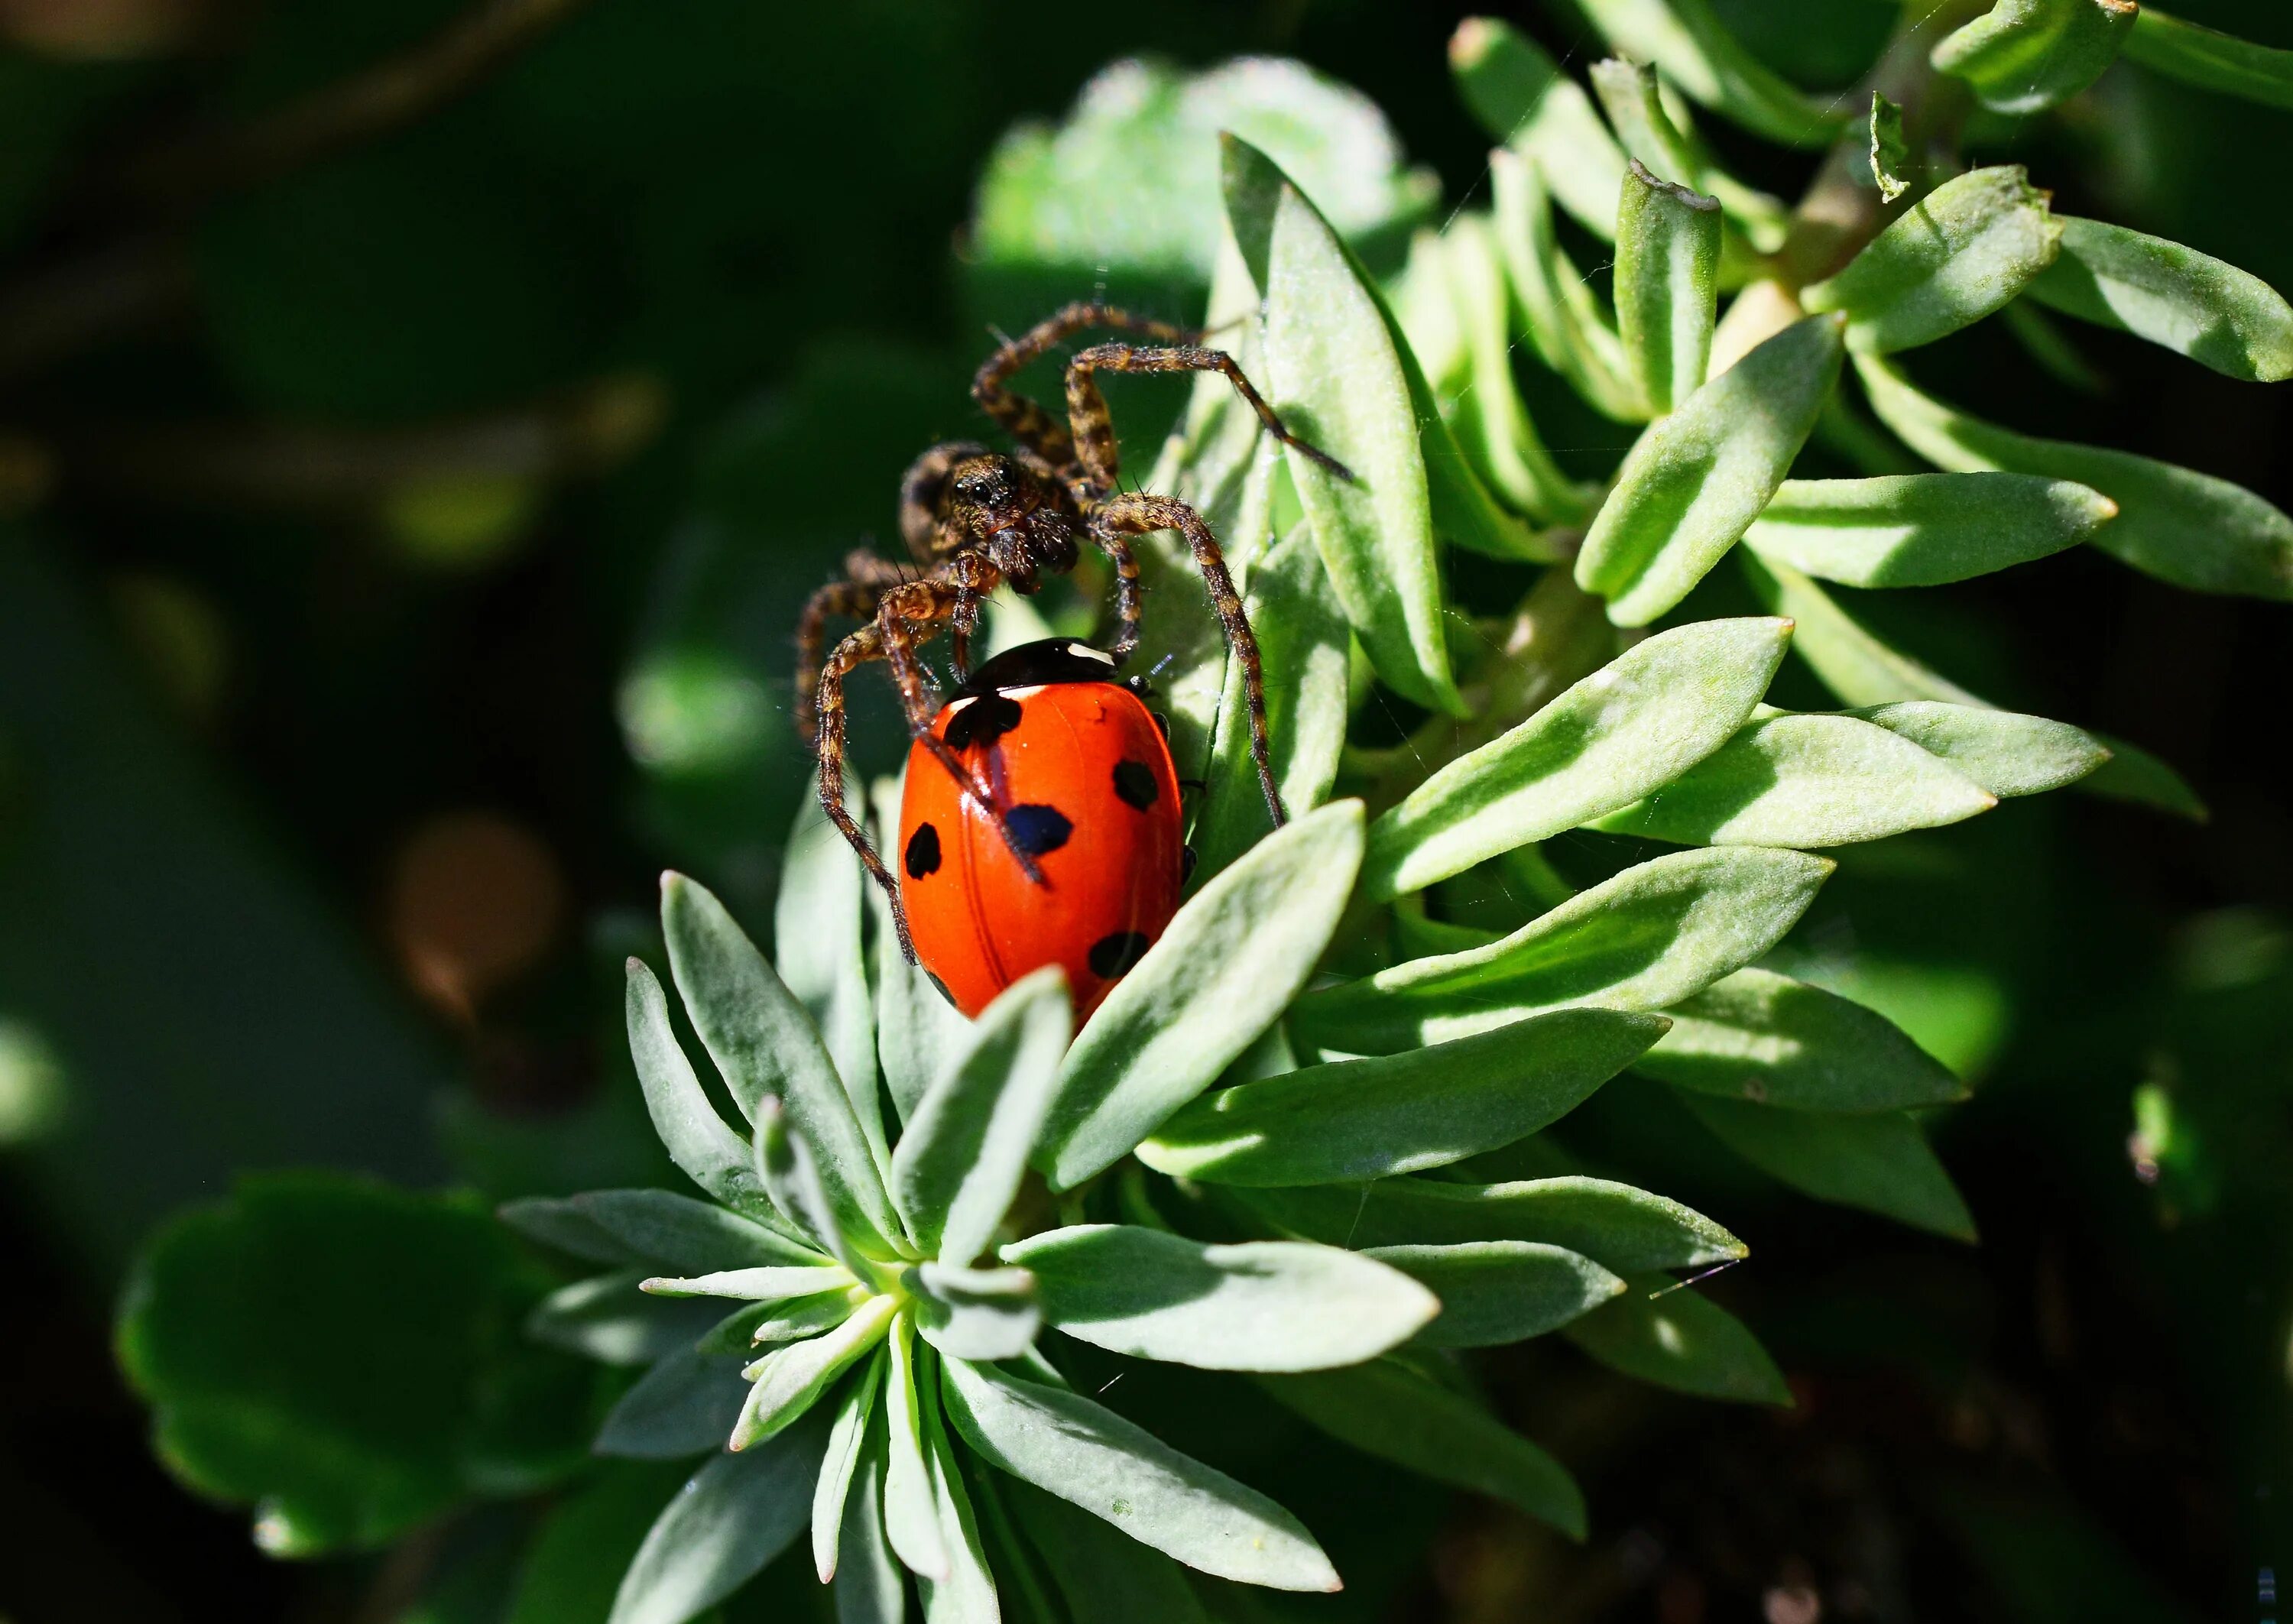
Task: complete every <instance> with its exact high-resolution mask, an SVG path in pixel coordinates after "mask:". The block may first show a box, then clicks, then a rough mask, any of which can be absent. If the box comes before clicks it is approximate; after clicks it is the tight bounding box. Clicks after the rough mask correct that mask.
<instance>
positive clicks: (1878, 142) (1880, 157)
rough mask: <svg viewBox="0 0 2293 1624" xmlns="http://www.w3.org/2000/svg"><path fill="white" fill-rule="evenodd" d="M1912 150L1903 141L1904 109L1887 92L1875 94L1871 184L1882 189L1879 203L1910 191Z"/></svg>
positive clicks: (1872, 111) (1892, 199)
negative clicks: (1907, 173)
mask: <svg viewBox="0 0 2293 1624" xmlns="http://www.w3.org/2000/svg"><path fill="white" fill-rule="evenodd" d="M1910 161H1911V149H1910V146H1909V143H1908V142H1907V141H1905V140H1904V139H1903V109H1901V108H1900V107H1899V106H1898V105H1896V104H1895V103H1894V102H1892V101H1888V100H1887V97H1886V93H1884V91H1876V90H1875V91H1873V92H1872V93H1871V149H1870V154H1869V163H1870V166H1871V184H1872V185H1873V186H1875V187H1876V188H1877V189H1878V191H1879V201H1880V202H1881V203H1883V204H1886V203H1892V202H1894V201H1895V200H1896V199H1897V198H1900V197H1901V196H1902V195H1903V194H1904V193H1905V192H1907V191H1908V190H1910V189H1911V183H1910V182H1908V181H1907V180H1905V179H1904V178H1903V172H1904V171H1905V170H1906V169H1908V168H1909V167H1910Z"/></svg>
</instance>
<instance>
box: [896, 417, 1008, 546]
mask: <svg viewBox="0 0 2293 1624" xmlns="http://www.w3.org/2000/svg"><path fill="white" fill-rule="evenodd" d="M986 453H987V448H986V447H985V446H983V445H981V444H980V443H979V442H978V441H977V440H949V441H947V442H946V443H945V444H944V445H936V446H934V447H933V448H931V449H930V450H928V451H927V452H925V453H924V454H923V455H922V456H919V457H918V458H916V460H915V461H914V462H912V463H911V464H909V465H908V471H907V473H905V474H904V475H903V476H902V477H901V480H900V537H901V539H903V541H905V542H906V543H907V544H908V552H909V554H910V555H911V556H912V557H913V558H914V559H915V561H916V562H918V563H920V564H928V563H930V562H933V560H935V559H936V558H937V557H938V556H939V553H938V552H937V550H936V549H935V548H934V546H933V545H932V544H933V540H934V538H935V537H936V535H937V534H938V531H939V501H940V496H941V494H942V493H943V492H944V491H945V490H946V489H947V476H948V475H949V474H950V473H952V472H953V471H954V468H955V465H956V464H958V463H960V462H962V461H964V460H965V459H966V458H968V457H974V456H985V455H986Z"/></svg>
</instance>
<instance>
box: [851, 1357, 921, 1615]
mask: <svg viewBox="0 0 2293 1624" xmlns="http://www.w3.org/2000/svg"><path fill="white" fill-rule="evenodd" d="M888 1379H889V1378H887V1384H888ZM887 1402H888V1401H887ZM884 1410H885V1404H884V1403H879V1404H878V1405H877V1407H876V1413H875V1416H874V1418H872V1419H871V1421H870V1422H869V1424H868V1429H867V1432H866V1433H865V1434H863V1442H862V1445H861V1454H860V1462H859V1465H858V1466H857V1468H856V1469H855V1471H854V1472H853V1475H852V1490H851V1492H850V1493H848V1494H847V1495H846V1496H845V1497H844V1525H843V1529H842V1531H841V1533H840V1534H839V1538H838V1539H837V1541H836V1624H907V1619H908V1577H907V1574H906V1573H905V1572H904V1571H902V1568H901V1565H900V1560H899V1558H898V1557H896V1556H895V1555H893V1554H892V1547H891V1543H890V1541H889V1540H888V1539H886V1538H885V1535H884V1468H885V1460H886V1456H887V1444H886V1442H885V1440H886V1437H887V1433H886V1426H887V1423H886V1421H885V1418H884Z"/></svg>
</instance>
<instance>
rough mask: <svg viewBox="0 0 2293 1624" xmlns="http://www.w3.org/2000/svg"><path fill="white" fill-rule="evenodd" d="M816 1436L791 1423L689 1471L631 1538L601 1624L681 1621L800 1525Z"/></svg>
mask: <svg viewBox="0 0 2293 1624" xmlns="http://www.w3.org/2000/svg"><path fill="white" fill-rule="evenodd" d="M825 1438H826V1430H825V1428H823V1427H821V1426H798V1427H792V1428H790V1430H789V1431H787V1432H784V1433H782V1434H781V1435H780V1436H779V1437H777V1438H774V1439H772V1440H771V1441H769V1442H766V1444H765V1445H764V1446H763V1447H762V1448H759V1449H754V1450H748V1451H746V1452H745V1453H742V1454H739V1455H729V1454H727V1455H719V1456H717V1458H715V1459H714V1460H711V1461H709V1463H708V1464H707V1465H706V1466H702V1467H701V1469H700V1471H698V1472H696V1473H694V1474H693V1478H692V1480H691V1481H690V1482H688V1483H686V1484H685V1487H684V1488H682V1489H680V1490H679V1491H677V1495H676V1498H675V1499H671V1500H670V1501H669V1502H668V1506H667V1507H665V1508H664V1509H663V1510H662V1512H661V1514H660V1517H659V1518H658V1519H656V1520H655V1522H654V1523H653V1525H652V1531H650V1532H648V1533H647V1534H646V1535H645V1538H644V1544H643V1545H642V1546H640V1547H638V1549H637V1554H636V1560H635V1561H633V1562H631V1563H629V1567H628V1572H627V1573H626V1574H624V1575H623V1576H622V1579H621V1585H620V1590H619V1592H618V1593H616V1595H615V1596H614V1597H613V1611H612V1616H611V1618H610V1620H608V1624H685V1620H688V1619H691V1618H693V1617H694V1616H695V1615H696V1614H698V1613H701V1612H705V1611H706V1610H708V1609H709V1608H710V1607H713V1606H715V1605H716V1604H717V1603H718V1602H721V1601H723V1600H724V1599H725V1597H726V1596H730V1595H732V1594H733V1592H734V1591H735V1590H738V1589H739V1588H741V1586H742V1585H745V1584H747V1583H748V1582H749V1580H751V1579H753V1578H754V1577H755V1576H756V1575H757V1574H758V1572H759V1571H762V1569H763V1568H764V1565H765V1564H766V1563H768V1562H770V1561H771V1560H772V1559H773V1558H774V1557H775V1556H777V1555H780V1554H781V1553H782V1551H784V1550H786V1549H787V1548H788V1547H789V1546H790V1544H791V1543H793V1542H794V1540H795V1539H796V1537H797V1535H798V1534H799V1533H802V1532H803V1531H804V1524H805V1519H806V1517H807V1516H808V1515H811V1511H812V1481H813V1476H814V1473H815V1472H816V1471H817V1470H818V1469H819V1466H820V1456H821V1450H822V1447H823V1445H824V1442H825Z"/></svg>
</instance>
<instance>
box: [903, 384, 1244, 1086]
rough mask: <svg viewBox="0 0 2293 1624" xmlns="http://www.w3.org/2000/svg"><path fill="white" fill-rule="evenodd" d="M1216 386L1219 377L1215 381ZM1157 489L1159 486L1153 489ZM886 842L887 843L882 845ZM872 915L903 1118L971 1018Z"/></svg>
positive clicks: (963, 1039)
mask: <svg viewBox="0 0 2293 1624" xmlns="http://www.w3.org/2000/svg"><path fill="white" fill-rule="evenodd" d="M1219 382H1220V383H1221V384H1223V383H1224V382H1225V380H1224V379H1223V378H1221V379H1219ZM1156 489H1163V488H1162V487H1159V486H1158V487H1156ZM874 801H875V806H876V828H877V833H878V837H879V840H880V839H882V837H883V831H885V830H887V829H897V828H899V827H900V785H899V782H898V780H883V781H881V782H879V784H878V785H877V786H876V790H875V795H874ZM887 844H888V843H887ZM867 894H868V901H869V906H870V908H871V909H872V910H873V912H874V913H875V916H876V1057H877V1060H878V1062H879V1064H880V1065H881V1066H882V1067H883V1072H884V1087H885V1088H886V1090H887V1092H889V1093H890V1095H891V1096H892V1106H893V1109H894V1110H895V1111H898V1112H899V1116H900V1120H901V1121H903V1122H905V1121H906V1120H907V1119H909V1118H910V1117H911V1116H912V1115H914V1114H915V1109H916V1102H917V1101H919V1100H920V1099H922V1098H923V1097H924V1090H925V1089H927V1088H928V1087H931V1085H932V1081H933V1079H935V1078H936V1077H937V1076H938V1075H939V1068H940V1065H941V1062H943V1061H944V1060H945V1059H946V1058H947V1056H948V1055H950V1054H953V1053H954V1052H955V1051H956V1050H958V1049H960V1048H961V1047H962V1046H964V1045H965V1044H966V1043H967V1042H968V1041H969V1035H970V1030H971V1022H968V1021H967V1020H966V1019H964V1016H963V1012H962V1011H961V1010H960V1009H958V1008H956V1006H954V1005H952V1004H951V1003H949V1002H948V1001H947V995H946V994H945V993H944V992H942V991H941V990H939V989H938V988H936V987H935V986H933V985H932V982H931V977H930V975H929V974H927V973H926V972H925V970H924V967H923V966H921V965H912V964H910V963H909V962H908V960H907V956H906V955H905V954H903V953H902V952H901V951H900V939H899V933H897V932H896V931H895V930H894V929H893V928H892V909H891V903H890V901H889V899H888V898H887V897H886V896H885V895H884V891H883V887H882V886H880V885H871V886H869V887H868V891H867Z"/></svg>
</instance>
